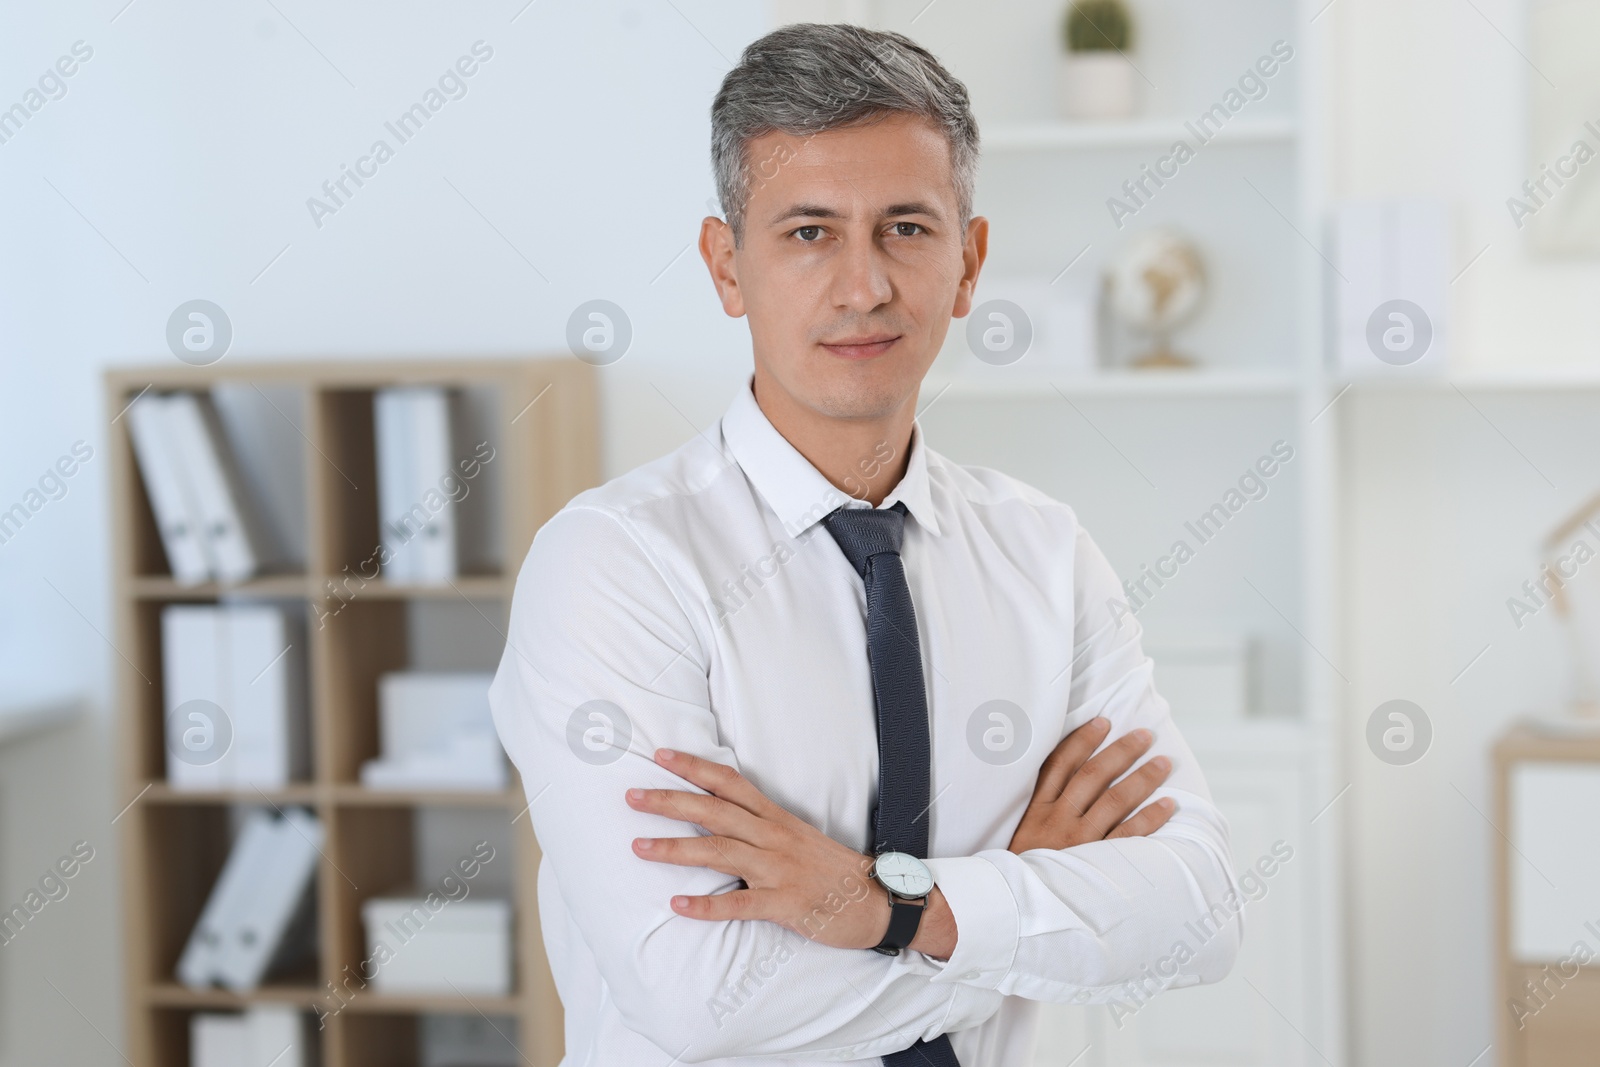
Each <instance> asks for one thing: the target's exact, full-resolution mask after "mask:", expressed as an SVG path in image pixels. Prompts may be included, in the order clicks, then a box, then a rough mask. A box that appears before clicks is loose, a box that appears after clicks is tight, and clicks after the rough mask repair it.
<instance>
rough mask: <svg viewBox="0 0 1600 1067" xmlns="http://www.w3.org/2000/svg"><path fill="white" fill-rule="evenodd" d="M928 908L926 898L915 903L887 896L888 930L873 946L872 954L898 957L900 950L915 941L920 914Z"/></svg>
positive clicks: (920, 923)
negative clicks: (879, 953)
mask: <svg viewBox="0 0 1600 1067" xmlns="http://www.w3.org/2000/svg"><path fill="white" fill-rule="evenodd" d="M927 906H928V900H927V898H926V897H923V898H921V899H920V900H916V901H908V900H901V899H900V898H899V897H896V896H895V895H894V894H893V893H890V894H889V929H888V930H887V931H886V932H885V933H884V935H883V940H882V941H880V942H878V943H877V944H876V945H874V946H873V947H872V948H873V951H874V952H881V953H883V954H884V955H885V956H898V955H900V950H901V949H903V948H905V947H906V946H907V945H910V944H911V942H912V941H915V940H916V937H917V928H918V927H919V926H921V925H922V913H923V911H924V910H926V908H927Z"/></svg>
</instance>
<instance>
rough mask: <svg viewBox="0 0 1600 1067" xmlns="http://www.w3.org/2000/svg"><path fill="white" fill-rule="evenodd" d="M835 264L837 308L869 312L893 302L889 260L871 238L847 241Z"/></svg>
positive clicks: (834, 281) (835, 300) (834, 287)
mask: <svg viewBox="0 0 1600 1067" xmlns="http://www.w3.org/2000/svg"><path fill="white" fill-rule="evenodd" d="M835 264H836V267H837V273H836V274H835V275H834V279H833V303H834V305H835V306H836V307H841V308H849V309H850V310H851V311H859V312H868V311H872V310H873V309H874V308H878V307H882V306H883V305H884V304H887V303H888V302H889V301H890V299H892V298H893V296H894V287H893V285H892V284H891V283H890V281H889V271H888V266H889V264H888V257H887V256H886V255H885V254H884V252H883V250H882V249H881V248H879V247H878V244H877V242H876V241H874V240H872V238H871V236H870V235H868V236H866V237H853V238H852V239H851V240H849V241H847V242H846V243H845V247H844V251H843V253H842V254H841V255H840V256H839V258H838V259H837V260H836V261H835Z"/></svg>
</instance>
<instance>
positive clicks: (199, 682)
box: [161, 604, 234, 789]
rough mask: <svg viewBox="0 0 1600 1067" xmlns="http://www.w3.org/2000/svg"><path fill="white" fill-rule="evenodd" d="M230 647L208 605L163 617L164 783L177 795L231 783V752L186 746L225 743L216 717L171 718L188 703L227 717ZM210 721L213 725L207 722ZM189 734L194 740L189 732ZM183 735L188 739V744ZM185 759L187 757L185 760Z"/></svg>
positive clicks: (179, 608)
mask: <svg viewBox="0 0 1600 1067" xmlns="http://www.w3.org/2000/svg"><path fill="white" fill-rule="evenodd" d="M229 651H230V649H229V646H228V643H227V642H226V641H225V640H224V639H223V634H222V620H221V617H220V613H219V609H218V608H216V607H213V606H211V605H209V604H172V605H169V606H168V607H166V608H163V609H162V612H161V669H162V674H163V676H164V679H165V683H164V684H165V698H166V699H165V703H164V705H163V708H162V711H163V717H164V719H165V720H166V730H167V735H166V743H167V781H168V783H170V784H171V785H172V787H173V788H175V789H223V788H226V787H227V784H228V783H229V782H230V781H232V778H233V766H232V764H233V760H234V746H233V745H232V744H228V745H227V747H226V748H225V749H224V750H222V751H221V752H216V751H206V750H204V749H197V748H195V747H194V746H193V745H191V744H190V741H195V742H199V741H202V740H204V739H205V734H206V732H207V731H208V730H209V731H210V739H211V742H212V743H214V744H222V743H223V737H224V734H223V733H219V732H218V731H229V732H231V730H230V728H229V727H227V726H224V725H223V724H222V723H219V722H217V721H215V720H216V713H215V711H207V710H205V709H201V710H198V711H195V712H193V714H195V715H198V716H204V717H205V718H188V717H186V718H184V719H182V720H178V719H175V718H174V717H173V712H175V711H176V710H177V709H178V708H180V707H182V706H183V705H184V704H187V703H188V702H189V701H191V700H204V701H208V702H210V703H211V704H214V705H216V707H218V708H221V709H222V711H223V714H224V715H227V716H228V719H229V721H230V722H231V720H232V715H231V713H229V712H228V710H227V708H228V704H229V703H230V702H231V700H230V696H229V693H228V686H229V682H228V679H229V675H230V673H231V672H230V671H229V666H228V660H229ZM207 718H209V719H210V720H211V721H209V722H208V721H206V719H207ZM191 731H193V733H192V734H190V732H191ZM186 734H190V736H189V737H188V738H186V737H185V735H186ZM185 754H189V755H188V758H185Z"/></svg>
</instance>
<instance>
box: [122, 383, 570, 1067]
mask: <svg viewBox="0 0 1600 1067" xmlns="http://www.w3.org/2000/svg"><path fill="white" fill-rule="evenodd" d="M224 385H226V386H241V387H244V388H246V389H248V388H251V387H255V388H258V389H269V388H270V389H274V390H278V391H279V393H281V391H283V390H285V389H288V390H292V391H294V392H296V393H298V394H299V396H300V400H301V404H302V407H301V409H300V410H299V412H298V413H297V414H298V415H299V418H298V420H296V419H294V418H291V417H290V414H289V413H284V412H280V413H281V414H283V418H284V419H285V420H286V421H288V422H289V423H290V424H291V425H292V426H293V427H294V433H295V434H296V435H297V438H298V440H299V441H300V442H302V445H303V447H301V448H300V449H299V452H298V454H297V455H296V456H295V457H294V459H293V460H292V462H294V463H297V464H300V465H301V469H300V471H299V474H298V475H297V477H299V478H303V483H304V487H305V489H304V491H305V499H304V515H305V516H306V524H307V527H306V530H305V531H304V532H305V535H306V536H305V545H306V548H305V559H304V562H303V566H299V565H297V566H296V568H295V569H294V571H293V572H292V573H287V574H271V575H264V576H262V577H259V578H256V579H253V580H251V581H248V582H243V583H240V584H238V585H233V586H220V585H217V584H205V585H199V586H187V587H185V586H180V585H178V584H177V583H176V582H175V581H174V580H173V579H172V576H171V572H170V570H169V568H168V565H167V560H166V556H165V553H164V552H163V550H162V547H161V541H160V537H159V534H158V532H157V528H156V524H155V521H154V518H153V515H152V512H151V507H150V504H149V501H148V499H147V496H146V493H145V489H144V486H143V482H142V480H141V478H140V476H139V471H138V467H137V464H136V462H135V459H134V456H133V451H132V447H131V443H130V441H129V438H128V434H127V421H126V420H125V419H122V418H121V417H120V414H119V413H121V412H124V411H125V410H126V408H127V406H128V405H129V404H130V403H131V402H132V401H133V400H134V398H135V397H137V396H138V395H140V394H141V393H142V392H144V391H145V390H148V389H155V390H166V389H191V390H206V389H211V388H213V387H217V386H224ZM395 385H437V386H443V387H446V388H451V389H460V390H463V391H469V390H470V391H472V392H473V393H474V395H475V396H479V397H486V396H487V397H492V401H491V402H490V407H491V408H492V411H493V415H492V419H491V422H492V427H493V432H494V435H495V436H494V439H493V441H494V447H495V449H496V455H495V459H494V461H493V473H494V478H493V480H492V481H491V482H488V483H486V491H492V492H494V493H496V494H498V501H497V504H498V506H497V507H496V508H495V509H494V510H493V514H494V516H495V525H496V527H497V529H496V531H495V539H496V543H497V545H498V549H499V556H500V562H499V566H498V569H496V570H495V571H493V572H491V573H475V574H470V575H466V576H463V577H461V578H458V579H457V580H456V581H455V582H453V583H450V584H448V585H443V586H411V585H394V584H391V583H387V582H385V581H383V580H382V579H381V578H380V579H377V580H366V581H362V582H359V583H352V582H350V581H348V575H349V574H350V573H353V572H354V570H355V568H356V567H357V566H358V565H359V564H360V563H361V561H363V560H365V559H367V558H368V557H370V556H371V554H372V553H373V551H374V550H375V548H376V546H377V545H378V543H379V533H378V519H377V477H376V457H375V455H374V438H373V416H372V402H371V401H372V394H373V391H374V390H376V389H381V388H384V387H388V386H395ZM105 390H106V404H107V410H108V415H110V416H116V421H114V422H113V424H112V429H113V430H114V431H115V432H114V433H113V434H112V436H111V440H110V450H109V452H110V457H109V462H110V464H111V465H112V472H111V482H112V501H111V503H112V515H113V520H112V522H113V528H114V529H115V530H116V531H117V536H116V537H115V538H114V545H115V548H114V553H115V557H114V560H113V570H114V582H113V597H114V619H115V626H116V631H117V639H116V643H117V647H118V648H119V649H120V650H121V652H122V658H119V659H118V660H117V661H116V663H117V673H116V688H117V694H118V717H119V722H120V743H119V749H120V753H121V755H120V768H119V771H120V779H121V781H120V790H121V794H122V795H123V796H124V797H126V798H128V799H130V800H132V799H133V798H135V797H137V798H138V799H137V800H136V801H135V802H134V803H132V805H131V806H130V807H129V808H128V809H127V810H126V811H125V812H124V813H123V814H122V815H121V816H120V818H119V820H118V822H119V824H120V831H121V834H122V838H121V844H122V856H123V862H124V864H125V872H126V880H125V885H126V889H125V894H124V898H125V904H124V906H125V914H124V918H125V957H126V987H127V1010H128V1038H129V1047H128V1051H129V1053H130V1055H131V1057H132V1059H133V1061H134V1062H136V1063H141V1064H146V1063H147V1064H163V1065H167V1067H182V1065H183V1064H186V1063H188V1062H189V1049H188V1044H189V1036H188V1035H189V1025H188V1021H189V1017H190V1016H191V1015H192V1014H193V1013H194V1012H196V1011H206V1010H219V1011H225V1010H230V1009H238V1008H242V1007H245V1006H248V1005H249V1004H252V1003H280V1004H281V1003H290V1004H298V1005H302V1006H303V1007H304V1008H305V1010H306V1011H307V1013H308V1014H310V1013H312V1012H313V1011H314V1009H315V1007H316V1006H317V1005H318V1004H323V1005H324V1006H325V1007H326V1006H328V1005H333V1006H337V1005H338V1004H339V1001H338V1000H334V999H332V998H331V995H330V993H329V991H330V990H331V989H332V988H334V987H339V986H341V982H342V980H343V978H344V976H345V974H346V968H350V971H351V972H354V971H355V970H356V968H357V967H358V965H359V963H360V962H361V960H362V959H363V957H364V956H365V951H366V950H365V941H364V933H363V930H362V927H361V916H360V908H361V905H362V903H363V902H364V901H365V900H367V899H368V898H370V897H374V896H379V895H383V894H384V893H387V892H392V891H394V890H396V889H399V888H401V887H404V886H406V885H408V884H410V883H411V881H412V874H413V858H414V857H413V827H414V823H415V820H416V819H417V817H418V813H419V811H421V810H422V809H425V808H441V807H443V808H455V809H461V808H478V809H481V810H483V811H487V812H492V813H496V814H495V817H499V816H501V815H503V817H504V818H505V819H506V820H507V823H508V824H509V827H510V829H509V831H508V833H509V834H510V836H511V838H512V840H513V842H514V845H513V849H512V851H513V853H514V855H513V856H512V857H509V862H511V863H512V864H513V865H514V871H513V886H514V893H515V897H514V900H515V903H516V909H515V916H516V917H515V939H516V945H515V958H514V982H515V988H514V990H513V993H512V995H510V996H508V997H478V996H460V997H458V996H405V997H396V996H385V995H381V994H378V993H376V992H373V991H372V990H370V989H366V990H363V991H359V992H357V993H356V994H355V995H354V997H353V998H349V997H348V995H347V1000H348V1002H347V1003H346V1004H345V1006H344V1007H343V1009H342V1010H340V1011H338V1012H337V1013H331V1012H330V1013H329V1014H327V1015H326V1018H325V1019H324V1021H323V1027H322V1029H321V1030H320V1031H318V1037H319V1040H320V1041H321V1042H322V1049H321V1052H322V1062H323V1063H324V1064H325V1065H326V1067H368V1065H374V1067H375V1065H379V1064H382V1065H384V1067H393V1065H400V1067H405V1065H407V1064H412V1063H415V1062H416V1056H417V1033H416V1031H417V1021H418V1018H419V1016H421V1015H423V1014H427V1013H435V1012H438V1013H451V1014H463V1013H464V1014H469V1015H477V1014H480V1013H481V1014H483V1015H485V1016H490V1017H495V1016H500V1017H510V1018H512V1019H514V1020H515V1033H516V1036H515V1040H516V1042H517V1045H518V1047H519V1050H520V1052H521V1055H522V1059H523V1061H524V1062H526V1063H528V1064H530V1065H533V1067H555V1065H556V1064H557V1063H558V1062H559V1061H560V1059H561V1056H562V1051H563V1037H562V1016H561V1006H560V1001H559V1000H558V998H557V995H556V990H555V986H554V983H553V981H552V980H551V977H550V971H549V967H548V964H547V963H546V961H545V958H544V952H543V944H542V940H541V935H540V930H539V916H538V911H537V908H536V906H535V900H536V894H535V882H536V875H537V871H538V864H539V851H538V846H537V843H536V842H535V839H534V836H533V833H532V829H531V820H528V819H526V818H521V817H520V816H521V813H522V810H523V806H524V800H523V791H522V788H521V785H520V783H517V782H514V783H513V787H512V788H511V789H508V790H506V791H504V792H494V793H467V792H462V793H451V792H439V791H400V790H393V791H391V790H384V791H375V790H368V789H366V788H364V787H363V786H362V785H361V784H360V779H359V769H360V765H361V763H362V761H363V760H365V759H368V758H371V757H373V756H375V755H376V754H377V748H378V737H377V690H376V682H377V678H378V675H379V674H381V673H382V672H384V671H389V670H396V669H400V668H403V667H405V666H407V665H408V663H410V662H411V657H412V655H413V653H414V651H415V650H413V649H410V648H408V629H407V611H408V610H409V609H410V608H411V607H412V606H413V605H415V604H417V603H419V602H427V601H432V602H440V601H451V600H453V601H455V602H457V603H466V604H471V605H473V611H474V616H475V617H481V618H482V620H483V624H484V626H485V631H486V633H493V634H498V635H499V636H497V637H494V638H493V639H492V640H493V641H494V642H495V646H494V648H493V650H492V651H493V654H494V656H495V657H498V655H499V651H500V648H501V644H502V643H503V641H504V634H505V632H506V624H507V618H508V615H509V611H510V606H511V595H512V591H513V589H514V586H515V582H516V574H517V567H518V565H519V564H520V562H521V560H522V557H523V555H524V554H525V553H526V551H527V548H528V545H529V544H530V543H531V541H532V539H533V535H534V532H535V531H536V530H537V529H538V527H539V526H540V525H541V524H542V523H543V522H545V521H546V520H547V519H548V518H549V517H550V516H551V515H553V514H554V513H555V512H556V511H557V510H559V508H560V507H561V506H562V505H563V504H565V503H566V501H567V500H569V499H570V498H571V497H572V496H573V495H574V494H576V493H578V492H580V491H581V490H583V489H585V488H587V487H589V486H591V485H594V484H595V483H596V482H597V481H598V479H599V438H598V424H597V415H596V395H595V382H594V377H593V370H592V368H590V367H587V366H585V365H583V364H581V363H579V362H577V361H575V360H572V359H568V358H559V359H554V358H553V359H530V360H518V361H454V360H438V361H429V362H400V363H396V362H377V361H374V362H348V361H347V362H326V363H272V364H257V365H246V364H237V363H234V364H229V363H223V364H218V365H216V366H212V367H206V368H190V367H183V366H173V365H166V366H160V367H143V368H131V369H117V370H114V371H111V372H109V373H107V375H106V377H105ZM546 390H548V393H546ZM263 395H265V394H263ZM274 395H279V394H278V393H275V394H274ZM536 398H538V403H537V404H534V401H535V399H536ZM275 406H276V405H275ZM368 573H370V571H369V572H368ZM341 579H344V580H345V581H344V584H343V585H342V586H341V585H340V584H338V583H339V582H340V581H341ZM352 590H353V592H352ZM336 593H337V595H336ZM224 595H227V596H235V595H237V596H250V597H267V598H273V599H278V600H297V601H300V602H302V603H303V604H304V605H305V610H306V613H307V635H308V637H307V640H308V643H309V648H308V649H307V667H308V676H309V700H310V715H311V737H312V771H311V778H310V779H309V780H307V781H304V782H296V783H292V784H290V785H289V786H288V787H286V788H283V789H278V790H273V791H269V792H261V791H259V790H253V789H242V790H234V791H208V792H195V791H187V790H177V789H173V788H172V787H170V786H169V785H167V784H166V782H165V781H164V774H165V755H164V747H163V744H164V742H163V699H162V681H163V679H162V660H161V627H160V617H161V609H162V607H163V606H165V605H166V604H169V603H175V602H196V601H200V602H204V601H209V600H215V599H217V598H218V597H220V596H224ZM335 607H338V608H340V610H339V611H338V612H337V613H336V614H330V613H332V612H333V609H334V608H335ZM319 620H320V623H321V625H319ZM491 628H492V629H491ZM235 804H239V805H261V806H279V807H282V806H286V805H300V806H304V807H306V808H308V809H310V810H311V811H313V812H315V813H316V815H317V816H318V818H319V819H321V820H322V823H323V825H324V827H325V828H326V831H327V837H326V842H325V844H324V847H323V850H322V851H323V859H322V860H321V862H320V867H319V870H318V873H317V878H316V885H315V890H314V891H315V893H316V895H317V901H316V903H317V922H318V932H317V954H316V955H317V958H316V960H315V961H314V963H313V964H312V965H311V966H310V967H308V968H307V969H306V970H305V971H304V973H299V974H292V975H288V976H284V977H274V978H273V979H271V980H270V981H269V983H268V984H266V985H265V986H263V987H262V988H261V989H259V990H257V991H255V992H254V993H251V994H249V995H248V996H237V995H235V994H232V993H229V992H226V991H223V990H191V989H187V988H185V987H183V986H182V985H180V984H178V983H177V981H176V979H175V977H174V968H175V965H176V962H177V958H178V955H179V953H180V952H181V951H182V949H183V945H184V943H185V941H186V940H187V938H188V936H189V932H190V930H191V929H192V928H193V925H194V922H195V920H196V918H197V917H198V916H199V913H200V909H201V908H202V906H203V905H204V903H205V899H206V896H207V894H208V893H209V892H210V890H211V887H212V884H213V882H214V880H215V878H216V876H217V873H218V872H219V870H220V868H221V866H222V864H223V861H224V860H225V858H226V856H227V852H228V846H229V808H230V806H231V805H235ZM345 988H347V987H345Z"/></svg>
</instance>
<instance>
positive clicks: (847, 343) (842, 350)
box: [822, 333, 900, 359]
mask: <svg viewBox="0 0 1600 1067" xmlns="http://www.w3.org/2000/svg"><path fill="white" fill-rule="evenodd" d="M898 340H900V335H899V334H897V333H892V334H883V333H878V334H863V335H862V336H860V337H843V338H840V339H839V340H837V341H823V342H822V347H823V348H826V349H827V350H828V351H829V352H832V353H833V354H834V355H836V356H838V357H840V358H841V359H871V358H872V357H873V356H881V355H883V354H884V353H885V352H887V351H889V349H890V348H891V347H893V345H894V343H895V342H896V341H898Z"/></svg>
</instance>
